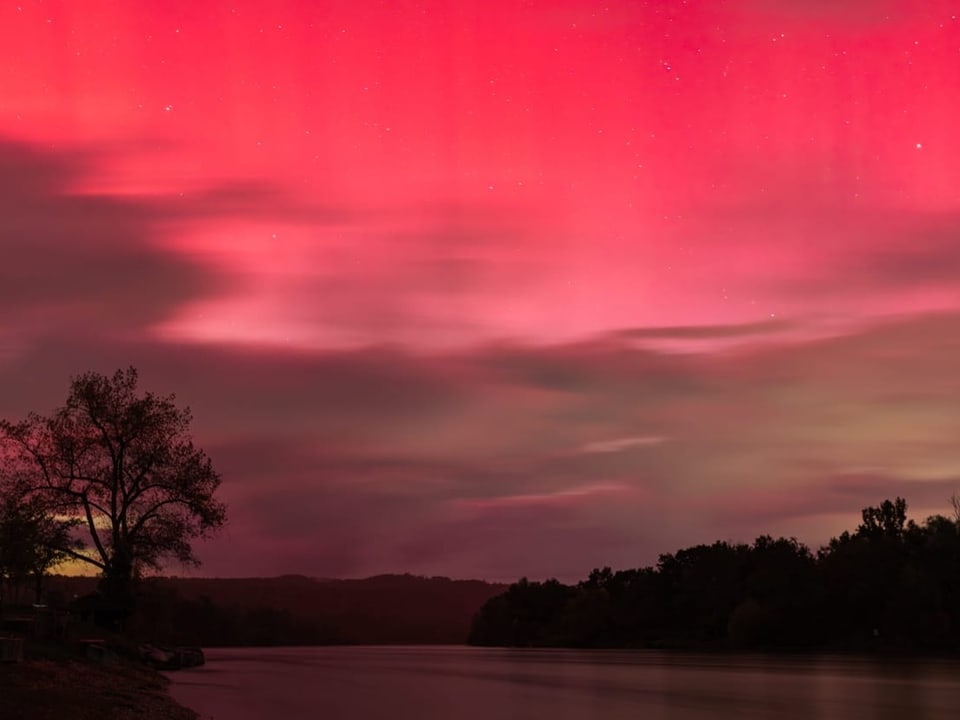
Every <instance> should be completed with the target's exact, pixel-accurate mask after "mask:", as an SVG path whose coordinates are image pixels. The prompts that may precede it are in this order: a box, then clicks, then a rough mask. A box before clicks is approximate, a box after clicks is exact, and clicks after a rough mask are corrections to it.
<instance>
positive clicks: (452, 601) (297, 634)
mask: <svg viewBox="0 0 960 720" xmlns="http://www.w3.org/2000/svg"><path fill="white" fill-rule="evenodd" d="M95 587H96V579H94V578H80V577H60V576H57V577H53V578H50V579H49V580H48V581H47V588H48V590H49V591H52V592H53V594H54V597H56V596H58V595H59V597H61V598H62V599H64V600H69V599H70V598H72V597H74V596H75V595H76V596H80V595H84V594H86V593H89V592H92V591H93V590H94V589H95ZM506 587H507V586H506V585H501V584H492V583H486V582H482V581H479V580H450V579H449V578H444V577H432V578H427V577H419V576H414V575H379V576H376V577H371V578H366V579H363V580H327V579H314V578H308V577H304V576H301V575H286V576H282V577H274V578H176V577H171V578H150V579H148V580H145V581H144V595H143V598H142V601H141V603H140V608H141V609H140V615H141V617H140V622H139V623H138V624H139V625H140V628H141V633H144V634H147V635H150V636H151V637H152V639H154V640H155V641H157V642H197V643H199V644H204V645H208V646H211V645H304V644H333V643H336V644H341V643H342V644H381V643H382V644H406V643H409V644H459V643H464V642H466V639H467V636H468V634H469V631H470V624H471V622H472V620H473V617H474V615H475V614H476V613H477V611H478V610H479V609H480V608H481V607H482V606H483V605H484V603H485V602H486V601H487V600H489V599H490V598H491V597H493V596H495V595H499V594H500V593H502V592H504V591H505V590H506ZM157 635H159V637H158V636H157Z"/></svg>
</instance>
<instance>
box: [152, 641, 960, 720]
mask: <svg viewBox="0 0 960 720" xmlns="http://www.w3.org/2000/svg"><path fill="white" fill-rule="evenodd" d="M958 669H960V666H958V665H956V664H953V663H943V662H939V663H938V662H897V663H894V662H875V661H870V660H864V659H857V658H783V657H766V656H733V657H731V656H721V655H680V654H662V653H653V652H617V651H608V652H575V651H562V650H491V649H474V648H430V647H417V648H396V647H391V648H370V647H367V648H306V649H266V650H260V649H258V650H252V649H242V650H211V651H209V652H208V664H207V665H206V666H205V667H203V668H199V669H196V670H190V671H183V672H180V673H176V674H173V675H172V676H171V677H173V679H174V680H175V683H174V685H173V688H172V692H173V695H174V697H176V698H177V699H178V700H179V701H180V702H182V703H184V704H186V705H188V706H190V707H192V708H193V709H195V710H196V711H198V712H199V713H200V715H201V716H202V717H204V718H209V717H213V718H216V719H217V720H227V719H228V718H229V719H230V720H246V719H247V718H251V719H252V718H258V719H259V718H265V717H271V716H274V717H283V718H284V720H297V718H313V717H321V716H322V717H325V718H327V719H328V720H329V719H333V720H335V719H337V718H357V719H359V720H366V719H379V718H383V719H384V720H387V719H389V720H402V719H405V718H411V719H412V718H427V717H449V718H463V719H464V720H474V719H476V720H480V719H481V718H482V719H483V720H488V719H489V718H510V719H512V720H525V719H526V718H531V719H532V718H549V719H550V720H568V719H569V720H573V719H574V718H577V719H580V718H603V719H604V720H619V719H620V718H623V719H624V720H626V719H627V718H630V719H631V720H633V719H634V718H637V717H643V718H644V719H645V720H699V719H700V718H737V719H739V718H787V719H792V718H796V719H800V718H804V719H805V720H806V719H809V718H820V719H823V720H833V719H837V720H839V719H841V718H842V719H843V720H847V719H849V718H857V719H858V720H859V719H863V720H903V719H905V718H909V720H937V719H939V718H954V717H956V712H957V708H958V707H960V676H958V674H957V670H958Z"/></svg>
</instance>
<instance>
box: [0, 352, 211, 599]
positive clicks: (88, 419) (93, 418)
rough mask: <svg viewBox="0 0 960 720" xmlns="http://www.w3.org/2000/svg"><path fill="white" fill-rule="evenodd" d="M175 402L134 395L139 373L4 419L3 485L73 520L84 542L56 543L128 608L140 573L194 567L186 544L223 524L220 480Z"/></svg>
mask: <svg viewBox="0 0 960 720" xmlns="http://www.w3.org/2000/svg"><path fill="white" fill-rule="evenodd" d="M174 400H175V398H174V396H173V395H170V396H168V397H158V396H156V395H154V394H152V393H149V392H147V393H138V392H137V371H136V370H135V369H134V368H132V367H131V368H129V369H127V370H118V371H117V372H116V373H114V375H113V376H112V377H107V376H104V375H100V374H98V373H92V372H91V373H86V374H83V375H80V376H78V377H75V378H73V379H72V380H71V384H70V392H69V395H68V397H67V402H66V404H65V405H64V406H63V407H61V408H59V409H57V410H56V411H54V413H53V414H52V415H50V416H49V417H44V416H41V415H37V414H36V413H31V414H30V415H28V416H27V418H26V419H25V420H22V421H20V422H18V423H11V422H7V421H2V422H0V447H2V450H3V452H2V457H3V460H4V464H3V467H2V473H3V478H4V481H5V482H6V483H7V484H8V486H9V487H10V488H12V490H13V491H14V492H16V493H17V494H18V496H19V497H21V498H23V499H24V500H25V501H35V502H38V503H40V504H41V505H42V506H43V507H44V508H46V509H47V510H48V512H50V513H53V514H55V515H57V516H61V517H64V518H68V519H74V520H76V521H78V522H79V523H80V524H81V525H82V527H83V530H84V534H85V535H86V536H87V539H88V540H89V543H87V544H86V547H85V548H83V549H77V548H76V547H70V546H62V547H60V548H59V550H60V551H61V552H63V553H65V554H67V555H69V556H70V557H73V558H75V559H77V560H80V561H82V562H86V563H89V564H91V565H93V566H95V567H97V568H99V570H100V571H101V572H102V574H103V583H102V587H103V590H104V592H105V593H106V594H107V595H108V596H111V597H112V598H113V599H115V600H118V601H124V602H128V601H129V599H130V592H131V581H132V580H133V578H134V575H135V573H136V572H137V571H138V569H139V568H141V567H152V568H159V567H160V566H161V564H162V562H163V561H164V560H165V559H168V558H174V559H176V560H179V561H181V562H186V563H196V562H197V561H196V557H195V555H194V553H193V547H192V545H191V541H192V540H194V539H197V538H203V537H207V536H208V535H210V534H211V533H212V532H214V531H215V530H217V529H218V528H220V527H221V526H222V525H223V524H224V522H225V520H226V508H225V506H224V505H223V503H221V502H219V501H218V500H217V499H216V498H215V497H214V494H215V492H216V490H217V488H218V487H219V485H220V476H219V474H218V473H216V472H215V471H214V469H213V465H212V463H211V461H210V459H209V458H208V457H207V455H206V454H205V453H204V452H203V451H202V450H200V449H197V448H195V447H194V445H193V442H192V440H191V439H190V437H189V435H188V429H189V425H190V421H191V414H190V411H189V409H187V408H184V409H180V408H178V407H177V406H176V405H175V403H174Z"/></svg>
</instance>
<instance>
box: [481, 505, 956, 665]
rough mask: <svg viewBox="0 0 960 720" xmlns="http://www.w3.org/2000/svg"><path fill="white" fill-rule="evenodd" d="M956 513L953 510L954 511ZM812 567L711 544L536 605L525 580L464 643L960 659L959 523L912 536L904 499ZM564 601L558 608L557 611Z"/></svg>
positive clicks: (870, 513) (868, 519)
mask: <svg viewBox="0 0 960 720" xmlns="http://www.w3.org/2000/svg"><path fill="white" fill-rule="evenodd" d="M953 504H954V508H955V509H956V507H958V505H960V503H958V502H957V501H956V498H954V500H953ZM862 520H863V522H862V523H861V524H860V526H859V527H858V528H857V530H856V531H855V532H854V533H853V534H851V533H849V532H844V533H842V534H841V535H840V536H839V537H836V538H832V539H831V540H830V542H829V543H828V544H827V545H826V546H825V547H823V548H821V549H820V551H819V552H818V553H817V554H816V555H815V556H814V554H813V553H811V552H810V550H809V548H807V547H806V546H804V545H803V544H801V543H799V542H797V541H796V540H795V539H793V538H790V539H787V538H776V539H774V538H772V537H770V536H767V535H764V536H761V537H759V538H757V539H756V541H755V542H754V543H753V545H752V546H751V545H731V544H729V543H725V542H717V543H714V544H713V545H698V546H696V547H692V548H686V549H682V550H679V551H677V552H676V553H674V554H666V555H661V556H660V559H659V562H658V563H657V565H656V567H652V568H642V569H637V570H624V571H617V572H614V571H613V570H611V569H610V568H607V567H605V568H603V569H599V570H593V571H592V572H591V573H590V575H589V577H588V578H587V579H586V580H585V581H583V582H581V583H579V584H578V585H577V586H576V587H573V588H566V592H565V594H563V593H550V594H549V597H550V599H551V602H544V598H543V597H542V596H541V595H542V594H545V591H546V588H544V587H541V586H540V584H539V583H530V582H528V581H527V580H522V581H521V582H519V583H517V584H515V585H512V586H511V587H510V588H509V590H508V591H507V592H506V593H504V594H502V595H499V596H496V597H493V598H491V599H490V600H489V601H488V602H487V603H486V604H485V605H484V606H483V608H481V610H480V612H479V613H477V615H476V617H475V619H474V624H473V631H472V633H471V638H470V641H471V642H474V643H478V644H491V645H522V644H553V645H570V646H577V647H658V648H688V649H694V648H695V649H721V648H733V649H752V650H781V649H790V650H797V649H806V650H812V649H828V650H853V651H868V650H892V651H922V652H957V651H958V650H960V532H958V531H960V522H958V521H957V520H951V519H950V518H947V517H944V516H942V515H935V516H933V517H931V518H927V520H926V521H925V522H924V523H923V524H922V525H918V524H917V523H915V522H914V521H913V520H908V519H907V503H906V501H905V500H903V499H902V498H896V499H895V500H893V501H890V500H885V501H883V502H882V503H881V504H880V505H878V506H876V507H868V508H865V509H864V510H863V512H862ZM560 601H563V603H564V604H563V607H562V608H560V609H558V607H557V603H558V602H560Z"/></svg>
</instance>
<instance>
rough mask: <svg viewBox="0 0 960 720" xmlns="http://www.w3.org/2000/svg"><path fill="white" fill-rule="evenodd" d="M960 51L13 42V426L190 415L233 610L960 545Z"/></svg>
mask: <svg viewBox="0 0 960 720" xmlns="http://www.w3.org/2000/svg"><path fill="white" fill-rule="evenodd" d="M958 16H960V6H958V5H957V3H956V2H954V1H953V0H903V1H890V2H885V1H884V0H846V1H844V0H727V1H722V0H697V1H695V0H689V1H685V0H676V1H670V2H668V1H667V0H664V1H663V2H653V1H649V2H635V1H621V2H610V3H608V4H606V5H604V4H602V3H599V2H596V1H595V0H559V1H555V0H451V1H449V2H447V1H442V0H435V1H432V2H431V1H426V2H412V1H406V2H404V1H398V2H393V1H383V2H373V1H372V0H371V1H369V2H366V1H357V0H339V1H333V0H329V1H328V0H271V2H266V1H259V2H253V1H252V0H239V1H237V2H226V1H225V0H209V1H207V0H205V1H204V2H197V1H196V0H190V1H185V0H176V1H173V0H171V1H170V2H163V3H159V2H158V3H146V2H122V1H120V0H113V1H110V2H108V1H98V0H89V1H85V2H57V1H53V0H46V1H44V2H30V1H28V0H23V1H22V2H17V1H16V0H12V1H11V2H4V3H3V4H2V5H0V250H2V257H0V310H2V312H0V417H8V418H11V419H14V418H17V417H20V416H22V415H23V414H24V413H26V412H27V411H28V410H31V409H33V410H38V411H41V412H49V411H50V410H52V409H53V408H54V407H55V406H57V405H58V404H60V403H62V402H63V401H64V399H65V398H66V393H67V385H68V379H69V376H71V375H74V374H77V373H80V372H83V371H86V370H97V371H100V372H112V371H113V370H115V369H116V368H118V367H125V366H127V365H131V364H132V365H135V366H136V367H138V368H139V369H140V371H141V382H142V385H143V386H144V387H145V388H146V389H151V390H155V391H157V392H160V393H167V392H175V393H176V394H177V397H178V400H179V401H180V402H182V403H183V404H188V405H189V406H190V407H191V408H192V409H193V412H194V416H195V424H194V435H195V438H196V440H197V443H198V444H199V445H200V446H201V447H203V448H204V449H205V450H206V451H207V452H208V453H209V454H210V455H211V456H212V458H213V460H214V462H215V465H216V467H217V468H218V469H219V470H220V471H221V473H222V474H223V477H224V483H223V486H222V499H223V500H225V501H226V502H227V503H228V504H229V507H230V524H229V527H228V528H227V529H226V530H225V531H224V532H223V533H222V534H221V535H220V536H219V538H218V539H216V540H213V541H211V542H209V543H206V544H204V545H202V546H201V547H200V548H199V555H200V557H201V559H202V560H203V561H204V565H203V568H202V570H201V571H200V572H201V574H207V575H222V576H236V575H275V574H280V573H303V574H308V575H314V576H342V577H356V576H364V575H370V574H374V573H379V572H407V571H408V572H413V573H418V574H428V575H432V574H443V575H449V576H453V577H481V578H487V579H498V580H504V579H505V580H512V579H516V578H517V577H519V576H520V575H527V576H530V577H532V578H542V577H546V576H558V577H560V578H561V579H565V580H573V579H578V578H581V577H583V576H584V575H585V574H586V573H587V572H588V571H589V570H590V569H591V568H592V567H594V566H600V565H612V566H614V567H635V566H638V565H641V564H649V563H651V562H654V561H655V560H656V557H657V555H658V554H659V553H661V552H668V551H673V550H675V549H677V548H678V547H680V546H686V545H690V544H693V543H697V542H712V541H713V540H716V539H727V540H732V541H750V540H752V539H753V538H754V537H755V536H756V535H758V534H760V533H765V532H768V533H772V534H776V535H779V534H784V535H795V536H797V537H798V538H799V539H800V540H802V541H805V542H808V543H811V544H813V545H814V546H817V545H819V544H821V543H823V542H825V541H826V540H827V539H828V538H829V536H830V535H831V534H835V533H837V532H839V531H840V530H842V529H846V528H853V527H855V525H856V523H857V521H858V515H859V509H860V508H861V507H863V506H864V505H867V504H876V503H878V502H880V501H881V500H883V499H884V498H886V497H892V496H894V495H898V494H899V495H902V496H905V497H906V498H907V500H908V501H909V502H910V504H911V514H912V515H914V516H916V517H918V518H922V517H924V516H926V515H928V514H932V513H935V512H947V511H948V510H949V503H948V498H949V496H950V494H951V493H952V492H954V491H955V490H957V489H960V372H958V368H960V131H958V129H957V128H958V127H960V19H958ZM170 570H171V571H172V572H183V571H182V569H180V568H178V567H171V568H170Z"/></svg>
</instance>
